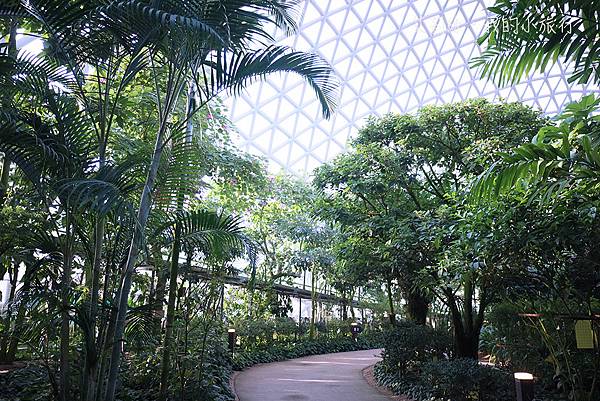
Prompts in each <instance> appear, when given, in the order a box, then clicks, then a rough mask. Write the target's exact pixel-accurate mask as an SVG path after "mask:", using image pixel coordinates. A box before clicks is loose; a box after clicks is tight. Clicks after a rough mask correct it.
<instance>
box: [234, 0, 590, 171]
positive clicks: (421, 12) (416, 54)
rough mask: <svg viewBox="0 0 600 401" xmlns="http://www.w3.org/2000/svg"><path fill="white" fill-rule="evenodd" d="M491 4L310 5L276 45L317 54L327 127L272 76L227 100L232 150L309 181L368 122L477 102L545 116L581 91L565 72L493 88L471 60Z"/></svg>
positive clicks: (327, 0) (340, 1)
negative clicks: (329, 87)
mask: <svg viewBox="0 0 600 401" xmlns="http://www.w3.org/2000/svg"><path fill="white" fill-rule="evenodd" d="M492 3H494V0H354V1H353V0H345V1H344V0H307V1H306V2H305V3H304V4H303V10H302V18H301V20H300V23H299V28H300V29H299V32H298V34H296V35H295V36H291V37H288V38H281V43H283V44H287V45H290V46H293V47H294V48H296V49H298V50H305V51H312V52H316V53H319V54H320V55H321V56H322V57H324V58H325V59H326V60H328V61H329V62H330V63H331V64H332V65H333V67H334V69H335V72H336V73H337V75H338V76H339V78H340V80H341V88H340V99H339V103H338V109H337V111H336V113H335V114H334V116H333V117H332V118H331V119H330V120H324V119H323V118H322V116H321V114H320V107H319V106H318V104H317V101H316V98H315V97H314V96H313V93H312V91H311V89H310V88H309V87H308V86H307V85H306V84H304V83H303V82H302V81H301V80H300V79H299V78H297V77H295V76H292V75H290V74H288V75H281V76H271V77H270V78H269V79H268V81H266V82H260V83H256V84H254V85H252V86H251V87H250V88H249V89H248V90H247V91H246V93H244V94H243V95H241V96H239V97H237V98H235V99H233V98H231V99H227V100H226V105H227V106H228V107H229V109H230V116H231V119H232V121H233V123H234V124H235V125H236V126H237V128H238V130H239V132H240V138H239V141H238V145H239V146H240V147H241V148H242V149H244V150H247V151H249V152H251V153H254V154H257V155H261V156H265V157H267V159H268V160H269V161H270V163H271V168H272V169H273V170H278V169H279V168H278V167H280V168H283V169H284V170H286V171H288V172H291V173H295V174H301V175H302V174H307V173H309V172H310V171H311V170H312V169H313V168H315V167H316V166H318V165H320V164H322V163H324V162H327V161H329V160H331V159H333V158H334V157H335V156H336V155H337V154H339V153H340V152H342V151H343V150H344V149H345V147H346V143H347V141H348V139H349V138H350V137H351V136H352V135H354V134H355V133H356V131H357V130H358V129H359V128H360V127H361V125H362V124H363V123H364V121H365V118H366V117H367V116H369V115H382V114H385V113H387V112H390V111H393V112H412V111H415V110H416V109H418V108H419V107H421V106H423V105H426V104H439V103H447V102H453V101H459V100H463V99H467V98H473V97H478V96H483V97H486V98H489V99H496V100H498V99H501V98H504V99H507V100H511V101H513V100H521V101H523V102H525V103H526V104H529V105H531V106H533V107H535V108H538V109H541V110H542V111H544V112H546V113H549V114H552V113H556V112H557V111H559V110H560V109H561V108H562V106H563V105H564V104H565V103H568V102H569V101H571V100H576V99H578V98H579V97H580V96H581V94H582V93H585V92H586V88H585V87H582V86H576V85H571V84H568V83H567V79H566V77H565V74H564V66H562V65H556V66H555V67H554V68H553V69H552V70H551V71H549V72H547V73H546V74H538V75H535V76H532V77H531V78H530V79H529V80H527V81H524V82H523V83H521V84H519V85H516V86H513V87H507V88H501V89H499V88H497V87H496V86H495V85H494V84H493V83H492V82H489V81H484V80H479V79H478V75H477V71H475V70H473V69H470V68H469V66H468V61H469V59H471V58H472V57H473V56H476V55H478V54H479V52H480V50H479V47H478V46H477V43H476V39H477V38H478V37H479V36H480V34H481V33H482V32H483V30H484V29H486V27H487V11H486V8H487V6H490V5H491V4H492Z"/></svg>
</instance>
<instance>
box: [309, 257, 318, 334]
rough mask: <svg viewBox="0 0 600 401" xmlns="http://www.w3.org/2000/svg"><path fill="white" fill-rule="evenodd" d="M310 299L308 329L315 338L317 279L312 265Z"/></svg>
mask: <svg viewBox="0 0 600 401" xmlns="http://www.w3.org/2000/svg"><path fill="white" fill-rule="evenodd" d="M310 273H311V274H310V282H311V285H310V300H311V307H310V329H309V337H310V338H315V334H316V330H315V329H316V327H315V320H316V314H317V292H316V289H315V286H316V285H317V280H316V276H317V275H316V274H315V268H314V266H313V269H312V270H311V272H310Z"/></svg>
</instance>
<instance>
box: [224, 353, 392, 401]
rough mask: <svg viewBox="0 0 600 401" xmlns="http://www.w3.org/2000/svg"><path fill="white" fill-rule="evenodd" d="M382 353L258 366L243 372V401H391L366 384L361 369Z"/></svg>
mask: <svg viewBox="0 0 600 401" xmlns="http://www.w3.org/2000/svg"><path fill="white" fill-rule="evenodd" d="M380 352H381V350H368V351H356V352H340V353H337V354H325V355H314V356H308V357H305V358H299V359H291V360H289V361H283V362H275V363H268V364H264V365H259V366H255V367H252V368H250V369H247V370H245V371H243V372H240V373H239V374H238V375H237V376H236V378H235V391H236V393H237V395H238V397H239V399H240V401H300V400H301V401H388V400H389V398H387V397H386V396H385V395H383V394H381V393H379V392H378V391H377V390H376V389H374V388H373V387H371V386H370V385H369V384H367V382H366V381H365V379H364V377H363V375H362V370H363V369H364V368H366V367H367V366H370V365H373V364H374V363H376V362H377V361H379V360H380V359H381V358H379V354H380Z"/></svg>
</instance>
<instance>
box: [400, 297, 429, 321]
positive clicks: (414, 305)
mask: <svg viewBox="0 0 600 401" xmlns="http://www.w3.org/2000/svg"><path fill="white" fill-rule="evenodd" d="M405 299H406V312H407V315H408V318H409V319H410V320H412V321H413V322H415V323H417V324H420V325H424V324H425V323H427V315H428V314H429V299H428V298H427V297H426V296H424V295H423V294H422V293H421V291H419V290H418V289H416V290H415V289H410V290H409V291H408V292H407V293H406V298H405Z"/></svg>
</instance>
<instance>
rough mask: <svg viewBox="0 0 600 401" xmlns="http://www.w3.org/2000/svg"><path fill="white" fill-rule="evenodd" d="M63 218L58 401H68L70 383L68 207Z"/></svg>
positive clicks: (71, 261)
mask: <svg viewBox="0 0 600 401" xmlns="http://www.w3.org/2000/svg"><path fill="white" fill-rule="evenodd" d="M66 209H67V210H66V218H65V227H66V228H65V231H66V232H65V244H64V249H63V276H62V282H61V323H60V375H59V389H60V393H59V398H60V401H69V400H70V391H71V382H70V379H71V378H70V372H69V364H70V357H69V351H70V350H69V348H70V347H69V343H70V332H69V331H70V327H69V326H70V319H69V293H70V289H71V268H72V263H73V255H72V249H71V245H72V240H71V216H70V211H69V210H68V206H67V208H66Z"/></svg>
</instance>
